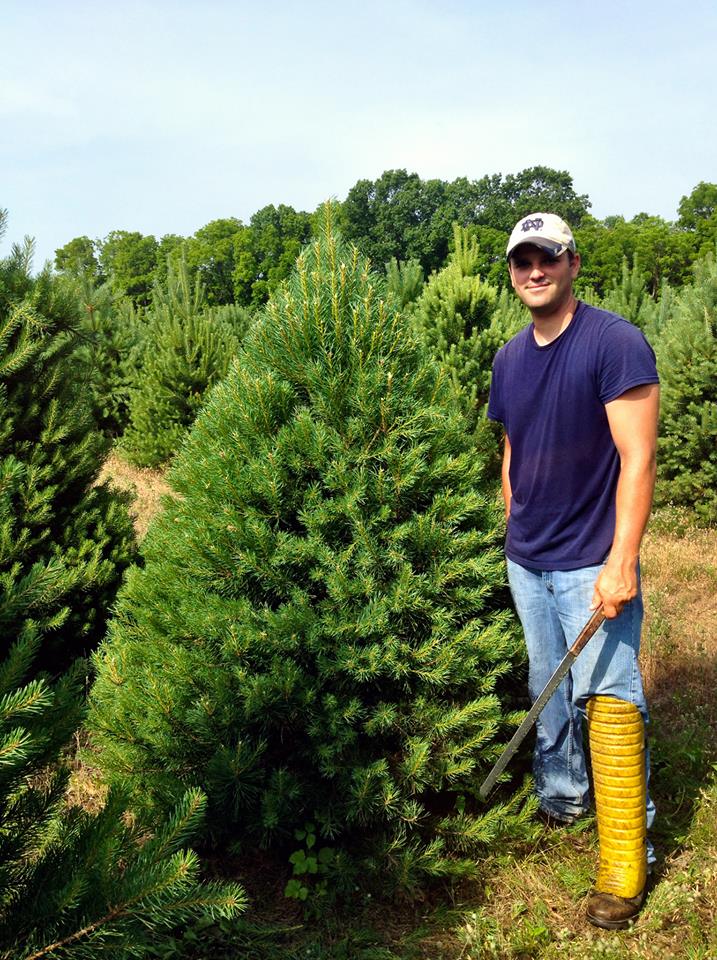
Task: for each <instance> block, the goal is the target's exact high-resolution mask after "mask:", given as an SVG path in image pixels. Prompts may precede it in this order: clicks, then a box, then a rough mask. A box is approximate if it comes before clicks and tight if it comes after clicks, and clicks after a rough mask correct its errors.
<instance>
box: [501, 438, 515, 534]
mask: <svg viewBox="0 0 717 960" xmlns="http://www.w3.org/2000/svg"><path fill="white" fill-rule="evenodd" d="M500 479H501V486H502V488H503V502H504V503H505V519H506V520H507V519H508V517H509V516H510V498H511V496H512V495H513V494H512V490H511V487H510V440H509V439H508V434H507V433H506V435H505V443H504V445H503V466H502V468H501V471H500Z"/></svg>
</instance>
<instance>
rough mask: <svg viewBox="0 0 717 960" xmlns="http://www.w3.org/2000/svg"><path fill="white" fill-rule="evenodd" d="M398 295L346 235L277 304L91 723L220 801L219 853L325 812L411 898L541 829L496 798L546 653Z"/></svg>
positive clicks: (128, 776)
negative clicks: (534, 640) (494, 786)
mask: <svg viewBox="0 0 717 960" xmlns="http://www.w3.org/2000/svg"><path fill="white" fill-rule="evenodd" d="M383 296H384V287H383V281H382V280H381V279H380V278H379V277H376V276H374V275H372V274H371V273H370V272H369V270H368V263H367V262H365V261H363V260H362V259H361V258H360V256H359V254H358V252H357V251H356V250H355V248H350V247H348V246H346V245H344V244H343V243H342V242H341V241H338V240H337V239H336V238H334V237H333V236H332V235H331V231H330V228H329V227H328V226H327V228H326V235H325V236H324V237H323V238H322V239H320V240H319V241H317V242H316V243H315V244H313V245H312V246H310V247H309V248H308V249H307V250H305V251H304V252H303V253H302V255H301V256H300V258H299V260H298V261H297V267H296V269H295V271H294V273H293V274H292V276H291V278H290V279H289V282H288V284H287V285H286V286H284V287H282V288H280V290H279V291H278V292H276V293H275V294H274V296H273V297H272V298H271V299H270V301H269V304H268V307H267V310H266V314H265V316H264V317H263V318H262V319H260V321H259V322H258V323H257V325H256V326H255V327H254V328H253V330H252V331H251V333H250V334H249V337H248V338H247V341H245V346H244V349H243V350H242V352H241V354H240V356H239V359H238V361H237V363H236V364H235V365H234V366H233V367H232V369H231V370H230V372H229V374H228V376H227V377H226V379H225V380H224V381H222V382H221V383H220V384H219V385H218V387H216V388H215V389H214V390H213V391H212V394H211V397H210V398H209V400H208V401H207V403H206V405H205V407H204V409H203V410H202V412H201V414H200V415H199V418H198V420H197V422H196V423H195V425H194V428H193V430H192V432H191V435H190V437H189V440H188V442H187V443H186V444H185V445H184V447H183V448H182V450H181V452H180V454H179V455H178V457H177V458H176V460H175V464H174V467H173V469H172V471H171V474H170V482H171V483H172V485H173V488H174V490H175V491H176V496H175V497H174V499H173V500H171V501H170V502H169V503H168V505H167V506H166V508H165V511H164V512H163V513H162V514H161V515H160V516H159V517H158V518H157V520H156V521H155V523H154V525H153V526H152V528H151V529H150V531H149V533H148V535H147V538H146V539H145V541H144V542H143V550H144V565H143V567H141V568H139V567H137V568H134V569H133V571H132V572H131V574H130V576H129V577H128V580H127V582H126V586H125V588H124V590H123V592H122V595H121V600H120V601H119V605H118V608H117V616H116V618H115V619H114V621H113V624H112V627H111V631H110V635H109V638H108V640H107V642H106V643H105V645H104V646H103V648H102V650H101V652H100V653H99V655H98V656H97V658H96V668H97V680H96V682H95V685H94V687H93V690H92V693H91V702H92V709H91V714H90V727H91V730H92V733H93V738H94V742H95V744H96V745H97V747H98V748H99V751H100V752H99V758H98V762H99V763H100V764H101V765H102V767H103V769H104V771H105V773H106V776H107V777H108V779H109V780H110V782H115V781H120V782H123V783H125V784H126V785H128V786H130V787H131V789H132V790H133V797H134V803H135V804H136V806H137V809H138V810H141V809H142V807H143V806H144V805H146V804H148V803H153V804H158V805H160V806H166V805H167V804H169V803H171V802H172V801H173V800H174V798H176V797H177V796H178V795H179V794H180V793H181V792H182V791H183V790H184V789H185V788H186V786H187V785H189V784H198V785H201V786H202V788H203V789H205V790H206V791H207V793H208V796H209V801H210V810H211V827H212V831H213V834H214V836H215V838H217V839H218V838H220V837H221V838H223V839H225V838H226V837H227V835H228V836H229V837H230V838H234V840H235V841H236V842H239V843H241V844H242V845H243V846H244V848H247V847H250V846H251V845H253V844H263V845H270V846H273V845H276V844H279V845H282V844H286V843H287V842H288V843H293V844H294V845H295V841H292V840H291V838H292V835H293V831H294V830H295V829H297V828H299V827H301V826H303V824H304V823H305V822H306V821H307V819H308V820H310V821H311V822H312V823H314V824H315V825H316V827H317V830H318V835H319V836H320V837H323V838H325V839H328V838H330V842H331V846H332V847H333V848H340V849H341V850H342V851H343V855H344V856H348V855H351V858H352V862H354V863H356V862H361V864H362V868H363V870H366V871H369V872H374V873H381V874H383V875H386V874H390V875H391V876H392V877H393V879H394V880H395V881H396V882H397V883H399V884H400V885H401V886H403V887H405V888H408V889H410V888H412V887H414V886H415V884H416V883H418V882H420V880H421V878H423V877H426V876H431V875H445V874H463V873H471V872H473V871H474V870H475V858H476V857H477V856H478V855H480V854H482V853H484V852H485V851H486V849H487V848H488V847H489V845H490V844H491V843H492V842H493V841H495V840H496V838H497V837H498V836H500V835H504V834H511V833H514V832H515V831H517V830H518V829H519V827H520V826H521V825H524V824H525V823H526V822H527V819H526V818H527V816H528V807H523V808H520V804H519V802H518V801H517V800H513V801H511V803H510V804H509V805H497V806H495V807H492V808H490V807H489V808H483V809H481V808H480V805H479V804H477V803H476V802H474V798H475V797H476V794H477V787H478V784H479V783H480V778H481V774H482V773H484V772H485V770H486V768H487V765H489V764H490V763H492V761H493V760H494V759H495V758H496V756H497V753H498V751H499V747H498V746H497V744H496V742H495V739H494V738H496V737H498V738H499V739H503V738H504V737H505V736H506V732H507V729H508V727H509V726H510V725H511V724H512V723H514V722H515V720H516V719H517V717H516V716H515V715H514V714H513V713H512V712H511V711H510V710H506V704H507V702H509V698H510V696H512V695H514V694H512V693H511V691H513V690H514V688H515V676H513V677H512V678H511V677H510V671H511V668H512V667H513V666H514V665H515V664H516V662H517V661H518V660H519V659H522V653H521V649H522V648H521V644H520V642H519V640H518V635H517V631H516V628H515V624H514V620H513V617H512V614H511V612H510V609H509V604H508V600H507V596H506V593H505V589H504V582H503V561H502V551H501V547H500V540H501V531H502V516H501V510H500V508H499V506H498V503H497V498H496V496H495V489H494V485H493V483H492V482H488V481H487V479H486V477H485V475H484V465H483V463H482V461H481V458H480V457H479V456H477V455H476V451H475V448H474V446H473V443H472V441H471V439H470V436H469V435H468V430H467V424H466V421H465V418H464V416H463V415H462V413H461V412H460V409H459V408H458V406H457V404H456V402H455V398H454V395H453V392H452V390H451V389H450V386H449V383H448V380H447V378H446V376H445V374H444V372H443V371H442V370H441V369H440V368H439V367H438V366H437V365H436V364H435V363H434V362H433V361H432V360H430V359H429V358H428V354H427V353H426V352H425V350H424V348H423V347H422V345H421V344H420V343H419V342H418V341H417V340H416V339H415V338H414V337H413V335H412V333H411V330H410V327H409V325H408V322H407V321H406V320H404V319H403V318H402V315H401V314H400V313H399V312H397V308H396V306H395V304H393V303H392V302H391V301H388V302H386V301H385V300H384V299H383ZM519 808H520V809H519Z"/></svg>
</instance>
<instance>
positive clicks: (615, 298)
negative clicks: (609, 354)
mask: <svg viewBox="0 0 717 960" xmlns="http://www.w3.org/2000/svg"><path fill="white" fill-rule="evenodd" d="M599 305H600V306H601V307H602V309H603V310H609V311H610V312H611V313H617V314H618V315H619V316H621V317H625V319H626V320H629V321H630V323H634V324H635V326H637V327H639V328H640V329H641V330H642V331H647V330H648V329H651V328H652V327H653V325H654V323H655V318H656V314H657V312H658V307H657V303H656V302H655V300H654V299H653V298H652V297H651V296H650V292H649V290H648V289H647V281H646V278H645V271H644V270H643V269H642V267H641V266H640V262H639V260H638V259H637V257H635V258H634V259H633V263H632V267H630V266H628V262H627V258H624V259H623V261H622V276H621V278H620V280H619V281H614V282H613V284H612V286H611V287H610V289H609V290H608V292H607V293H606V294H605V296H604V297H603V298H602V300H601V301H600V304H599Z"/></svg>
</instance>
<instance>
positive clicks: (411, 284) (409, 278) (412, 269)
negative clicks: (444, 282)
mask: <svg viewBox="0 0 717 960" xmlns="http://www.w3.org/2000/svg"><path fill="white" fill-rule="evenodd" d="M423 279H424V278H423V267H422V266H421V264H420V263H419V262H418V260H406V261H403V260H397V259H396V258H395V257H391V259H390V260H389V262H388V263H387V264H386V288H387V290H388V295H389V296H390V297H393V298H394V299H395V301H396V303H398V304H399V306H401V307H407V306H409V304H412V303H414V301H416V300H417V299H418V298H419V296H420V295H421V290H423Z"/></svg>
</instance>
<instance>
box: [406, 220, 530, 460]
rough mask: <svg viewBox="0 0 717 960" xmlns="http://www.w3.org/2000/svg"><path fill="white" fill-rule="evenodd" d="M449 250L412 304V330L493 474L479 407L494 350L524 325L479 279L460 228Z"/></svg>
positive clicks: (473, 248)
mask: <svg viewBox="0 0 717 960" xmlns="http://www.w3.org/2000/svg"><path fill="white" fill-rule="evenodd" d="M453 237H454V249H453V252H452V253H451V255H450V257H449V259H448V263H447V264H446V266H445V267H444V268H443V269H442V270H440V271H439V272H438V273H434V274H432V275H431V276H430V278H429V280H428V283H427V284H426V286H425V288H424V290H423V293H422V294H421V296H420V298H419V299H418V301H417V302H416V307H415V312H414V317H415V323H416V328H417V330H418V332H419V334H420V336H421V337H422V338H423V339H424V340H425V342H426V343H427V345H428V347H429V349H430V350H431V352H432V354H433V355H434V356H435V358H436V359H437V360H438V361H439V362H440V363H442V364H443V365H444V366H445V367H446V368H447V370H448V371H449V373H450V375H451V378H452V380H453V383H454V387H455V389H456V391H457V393H458V396H459V398H460V403H461V406H462V408H463V412H464V413H465V415H466V418H467V420H468V423H469V426H470V430H471V432H472V434H473V436H474V440H475V442H476V443H477V444H478V446H479V448H480V450H481V451H482V453H483V454H484V455H485V456H487V457H488V458H489V460H490V462H491V464H492V472H493V473H495V472H496V471H497V469H498V462H499V458H498V448H497V438H498V434H497V431H496V429H495V427H494V426H493V425H492V424H490V423H489V422H488V420H487V419H486V415H485V407H486V404H487V400H488V391H489V389H490V377H491V366H492V363H493V357H494V356H495V354H496V351H497V350H498V348H499V347H501V346H502V345H503V344H504V343H505V342H506V341H507V340H508V339H509V338H510V337H511V336H512V335H513V334H514V333H516V332H517V331H518V330H519V329H520V327H521V326H523V325H524V324H525V322H526V321H525V318H524V316H523V312H522V311H521V310H520V307H519V305H518V306H517V307H516V306H513V304H512V301H513V300H514V299H515V298H514V297H512V296H510V295H508V294H506V295H505V296H503V297H502V298H501V299H500V306H501V309H500V310H497V309H496V306H497V302H498V296H497V291H496V289H495V288H494V287H492V286H490V285H489V284H487V283H484V282H483V280H481V277H480V275H479V269H480V266H481V260H482V258H481V253H480V250H479V247H478V242H477V240H476V238H475V236H473V235H472V234H471V233H470V232H469V231H468V230H467V229H465V228H464V227H459V226H457V225H456V226H454V233H453Z"/></svg>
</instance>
